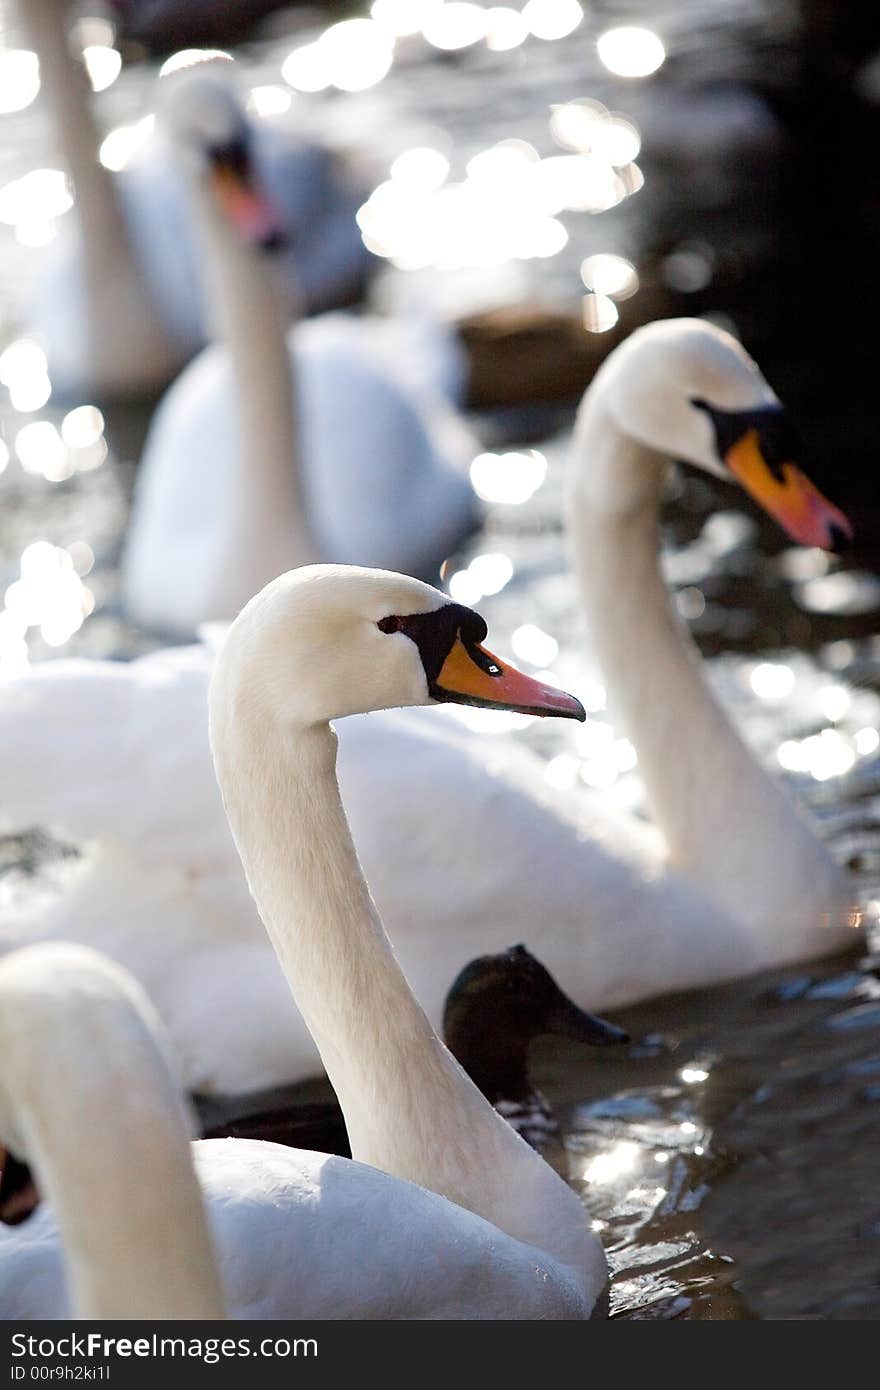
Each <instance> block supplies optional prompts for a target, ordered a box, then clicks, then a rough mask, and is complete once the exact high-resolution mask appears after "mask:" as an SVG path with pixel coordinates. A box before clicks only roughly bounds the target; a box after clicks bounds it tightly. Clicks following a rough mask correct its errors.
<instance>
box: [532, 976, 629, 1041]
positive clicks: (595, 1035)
mask: <svg viewBox="0 0 880 1390" xmlns="http://www.w3.org/2000/svg"><path fill="white" fill-rule="evenodd" d="M547 1032H548V1033H558V1034H560V1035H561V1036H562V1037H564V1038H577V1039H578V1040H579V1041H580V1042H585V1043H591V1044H592V1045H593V1046H594V1047H610V1046H613V1045H616V1044H619V1043H628V1042H629V1033H625V1032H624V1031H623V1029H622V1028H616V1027H615V1026H614V1024H613V1023H606V1021H605V1019H604V1018H596V1016H595V1014H588V1013H586V1012H585V1011H584V1010H583V1009H579V1008H578V1006H577V1004H573V1003H572V1001H571V1000H570V999H569V998H567V997H566V995H564V994H563V993H562V991H561V990H560V994H559V1002H558V1003H557V1005H556V1007H555V1008H554V1009H553V1010H552V1012H551V1013H550V1015H549V1017H548V1019H547Z"/></svg>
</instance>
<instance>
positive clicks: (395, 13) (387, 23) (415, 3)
mask: <svg viewBox="0 0 880 1390" xmlns="http://www.w3.org/2000/svg"><path fill="white" fill-rule="evenodd" d="M442 6H443V0H373V4H372V5H371V6H370V17H371V18H372V19H374V20H375V21H376V23H377V24H380V25H381V26H382V28H383V29H387V31H388V33H389V34H393V35H394V36H395V37H396V38H407V37H409V36H410V35H412V34H418V33H419V31H420V30H421V29H422V28H423V26H424V25H425V23H426V22H427V20H428V18H429V16H430V15H431V14H432V13H433V12H434V11H435V10H439V9H441V8H442Z"/></svg>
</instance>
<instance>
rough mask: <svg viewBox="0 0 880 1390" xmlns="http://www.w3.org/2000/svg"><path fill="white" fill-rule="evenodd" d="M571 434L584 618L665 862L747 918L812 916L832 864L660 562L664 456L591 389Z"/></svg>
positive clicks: (572, 511) (573, 520)
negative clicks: (722, 683)
mask: <svg viewBox="0 0 880 1390" xmlns="http://www.w3.org/2000/svg"><path fill="white" fill-rule="evenodd" d="M575 448H576V458H575V460H574V461H573V468H572V473H571V479H570V482H569V494H568V523H569V531H570V541H571V544H572V548H573V560H574V565H575V569H576V571H577V573H578V576H579V580H580V587H581V594H582V599H583V605H584V609H585V614H586V619H587V626H588V630H589V633H590V636H591V638H592V641H593V643H594V646H595V650H596V654H597V656H598V659H599V662H600V665H601V669H602V672H603V676H604V679H605V682H606V686H607V690H608V696H609V705H610V706H611V707H612V709H613V710H614V711H615V713H617V714H619V715H620V718H621V721H622V723H623V726H624V728H625V731H626V733H627V735H628V737H629V738H630V740H631V741H632V743H633V744H634V746H635V748H636V752H637V755H638V760H639V770H640V772H641V775H642V778H643V781H644V784H645V791H646V795H647V799H648V803H649V807H650V810H651V812H652V815H653V818H654V820H655V822H656V824H657V825H658V827H659V828H660V830H661V831H662V833H663V835H664V837H665V839H666V842H667V847H668V853H669V858H670V861H671V863H672V864H673V865H674V866H676V867H679V868H682V869H684V870H685V871H687V873H688V874H689V876H690V877H692V878H693V879H695V880H696V881H697V882H699V883H700V884H701V885H702V887H703V888H704V890H705V891H706V892H707V894H708V895H709V896H710V897H712V898H714V899H715V900H716V901H719V902H720V903H721V904H722V905H723V906H725V907H726V908H727V909H729V910H730V911H732V912H733V913H734V915H735V916H736V918H737V919H739V920H741V921H745V922H746V923H748V922H750V921H751V922H752V923H754V924H756V925H757V924H759V923H760V924H761V925H762V926H766V924H767V920H768V915H769V914H772V913H775V912H777V911H778V912H783V911H785V912H787V915H788V917H789V919H790V918H791V914H792V912H795V913H797V912H798V911H801V910H803V911H805V912H808V913H809V915H810V917H811V918H812V917H813V916H815V915H816V912H817V904H818V910H819V911H822V910H823V909H824V908H827V906H828V902H827V894H828V893H829V892H830V893H831V894H832V896H833V891H834V890H833V889H830V888H829V883H830V882H831V881H832V880H836V870H834V868H833V866H832V864H831V860H830V857H829V856H828V855H827V853H826V851H825V850H824V848H823V847H822V846H821V845H820V843H819V842H818V841H817V840H816V838H815V836H814V835H813V834H812V831H811V830H810V828H809V826H808V825H807V824H806V822H805V821H804V820H803V819H802V818H801V816H800V814H799V812H798V811H797V809H796V807H795V806H794V804H793V802H792V801H791V800H790V799H789V797H788V795H787V793H786V791H785V789H784V788H783V787H782V786H781V785H780V784H779V782H778V781H777V780H776V779H774V778H772V777H770V776H769V775H768V774H767V773H766V772H765V770H764V769H763V768H762V767H761V766H760V764H759V763H758V762H757V761H756V759H755V758H754V756H753V755H752V753H751V752H750V751H749V749H748V748H747V747H746V745H745V744H744V743H743V742H742V741H741V739H740V738H739V735H738V734H737V733H736V731H735V729H734V728H733V726H732V725H731V723H730V721H729V719H728V717H727V715H726V714H725V712H724V711H723V709H722V708H721V706H720V705H719V703H718V701H717V700H716V699H715V696H714V695H713V693H712V691H711V690H710V688H709V686H708V685H707V683H706V680H705V677H704V675H703V671H702V669H701V662H700V656H699V652H698V650H697V648H696V646H695V644H694V642H693V641H692V639H691V637H690V634H689V633H688V632H687V630H686V629H685V627H684V624H683V623H682V621H681V620H680V618H679V616H678V614H677V612H676V611H675V610H674V608H673V605H672V602H671V600H670V596H669V594H668V592H667V589H666V585H665V583H664V580H663V578H662V575H661V572H660V561H659V556H660V528H659V516H658V512H659V505H660V500H661V496H662V490H663V485H664V481H665V477H666V473H667V471H668V467H669V463H668V460H667V459H664V458H663V457H662V456H661V455H659V454H656V453H653V452H652V451H651V450H650V449H648V448H647V447H645V446H644V445H643V444H641V443H638V442H636V441H635V440H634V439H632V438H631V437H630V436H628V435H627V434H626V433H625V432H624V431H623V430H622V429H621V428H620V427H619V426H618V425H617V423H616V422H615V420H614V419H613V418H612V416H611V414H610V413H609V412H607V411H606V410H605V409H604V408H603V405H602V402H601V395H599V399H595V398H594V399H592V400H591V399H590V396H589V394H588V397H587V400H586V402H585V408H583V407H582V411H581V415H580V417H579V420H578V426H577V431H576V436H575ZM820 873H821V878H822V882H821V883H820V882H818V881H817V874H820ZM797 929H798V930H800V931H801V932H803V930H804V927H803V925H802V924H801V926H800V927H799V928H797Z"/></svg>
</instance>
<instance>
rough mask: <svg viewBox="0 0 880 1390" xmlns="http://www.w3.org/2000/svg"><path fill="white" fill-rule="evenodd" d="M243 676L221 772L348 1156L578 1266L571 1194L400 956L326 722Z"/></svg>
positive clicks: (220, 717)
mask: <svg viewBox="0 0 880 1390" xmlns="http://www.w3.org/2000/svg"><path fill="white" fill-rule="evenodd" d="M221 660H222V658H221ZM240 680H241V683H240V686H239V687H238V688H236V689H232V690H231V689H230V688H229V685H226V686H224V687H223V689H222V691H218V692H217V695H216V697H215V696H212V710H211V725H212V727H211V733H212V744H213V747H214V758H215V764H216V768H217V774H218V778H219V781H220V786H221V789H222V791H223V796H224V800H225V803H226V809H227V813H228V815H229V820H230V824H231V827H232V832H233V835H234V837H235V840H236V844H237V846H238V851H239V854H240V855H241V858H242V861H243V863H244V867H245V871H246V873H247V877H248V882H249V884H250V888H251V892H252V893H253V896H254V898H255V900H256V903H257V906H258V908H259V911H260V915H261V917H262V919H263V922H264V923H265V926H266V929H267V930H268V932H269V936H270V937H271V940H272V943H273V945H274V947H275V950H276V952H277V954H278V957H279V959H280V961H281V964H282V966H283V969H284V972H285V975H286V976H287V978H288V980H289V982H290V986H291V989H292V990H293V993H294V997H295V999H296V1002H297V1004H298V1005H299V1008H300V1010H301V1012H302V1014H303V1017H304V1018H305V1020H306V1023H307V1025H308V1027H309V1030H310V1031H311V1033H312V1035H313V1036H314V1039H315V1042H316V1043H317V1045H318V1048H319V1050H320V1053H321V1057H322V1060H323V1062H324V1065H325V1067H326V1070H327V1074H328V1076H329V1077H330V1080H331V1081H332V1083H333V1085H334V1087H335V1089H336V1093H337V1095H338V1097H339V1101H340V1104H341V1106H342V1110H343V1113H344V1115H345V1121H346V1125H347V1127H348V1132H349V1138H350V1140H351V1150H352V1155H353V1157H354V1158H356V1159H360V1160H361V1161H363V1162H365V1163H369V1164H372V1165H373V1166H375V1167H377V1168H381V1169H383V1170H384V1171H385V1172H388V1173H391V1174H393V1175H395V1176H396V1177H400V1178H405V1179H408V1180H409V1181H411V1182H414V1183H418V1184H419V1185H420V1186H422V1187H424V1188H427V1189H430V1190H431V1191H433V1192H438V1193H441V1194H443V1195H444V1196H446V1197H448V1198H449V1199H450V1200H452V1201H454V1202H456V1203H458V1204H459V1205H460V1206H462V1207H465V1208H468V1209H469V1210H471V1211H473V1212H476V1213H477V1214H478V1215H480V1216H482V1217H484V1218H486V1219H487V1220H488V1221H490V1222H492V1223H493V1224H494V1225H495V1226H497V1227H498V1228H499V1229H501V1230H503V1231H506V1232H508V1233H509V1234H510V1235H511V1236H514V1237H516V1238H517V1239H520V1240H523V1241H526V1242H528V1243H530V1244H533V1245H535V1246H537V1247H538V1248H539V1249H541V1250H543V1251H546V1252H548V1253H550V1254H551V1255H553V1256H554V1257H556V1258H557V1259H558V1260H560V1261H562V1262H564V1263H565V1264H567V1265H569V1266H572V1267H574V1268H576V1269H577V1270H578V1271H579V1272H581V1273H583V1272H584V1271H585V1269H586V1267H587V1263H588V1261H589V1258H590V1254H592V1255H593V1258H595V1254H594V1251H593V1250H592V1245H593V1242H592V1238H591V1236H590V1234H589V1232H588V1230H587V1218H586V1213H585V1211H584V1209H583V1207H582V1206H581V1204H580V1202H579V1201H578V1199H577V1197H576V1196H575V1194H574V1193H573V1192H572V1191H571V1190H570V1189H569V1188H568V1187H567V1186H566V1185H565V1184H564V1183H563V1182H562V1181H561V1179H560V1178H558V1177H557V1175H556V1174H555V1173H554V1172H553V1171H552V1169H551V1168H550V1167H549V1166H548V1165H547V1164H545V1163H544V1161H543V1160H542V1159H540V1158H539V1157H538V1155H537V1154H536V1153H534V1152H533V1150H531V1149H530V1148H529V1147H528V1146H527V1145H526V1144H525V1143H524V1142H523V1141H522V1140H521V1139H520V1138H519V1136H518V1135H516V1134H515V1133H514V1132H513V1130H511V1129H510V1128H509V1127H508V1126H507V1125H506V1124H505V1122H504V1121H503V1120H502V1119H501V1118H500V1117H499V1116H498V1115H497V1114H496V1113H495V1111H494V1110H493V1109H492V1107H491V1106H490V1105H489V1103H488V1101H487V1100H486V1099H485V1097H484V1096H483V1095H482V1094H481V1093H480V1092H479V1091H478V1090H477V1088H476V1086H475V1085H474V1084H473V1083H472V1082H471V1080H470V1078H469V1077H467V1076H466V1075H465V1073H464V1072H463V1071H462V1069H461V1068H460V1067H459V1065H458V1063H457V1062H456V1061H455V1060H454V1058H453V1057H452V1056H451V1055H450V1054H449V1052H448V1051H447V1050H446V1048H445V1047H444V1045H443V1043H442V1042H441V1041H440V1039H439V1038H438V1037H437V1035H436V1034H435V1033H434V1031H433V1029H432V1028H431V1025H430V1023H429V1022H428V1020H427V1018H426V1017H425V1014H424V1013H423V1012H422V1009H421V1008H420V1006H419V1004H418V1002H417V1001H416V999H415V998H414V996H413V994H412V992H411V990H410V988H409V985H408V984H407V981H406V979H405V978H404V975H403V973H402V972H401V970H400V967H399V966H398V964H397V961H396V959H395V956H394V953H393V950H392V948H391V944H390V942H389V940H388V937H387V936H386V934H385V931H384V929H383V927H382V924H381V922H380V921H379V918H378V914H377V912H376V908H375V906H374V904H373V901H372V899H371V897H370V893H369V890H368V888H367V885H366V883H365V881H364V877H363V873H362V871H361V867H360V864H359V862H358V858H357V854H356V851H355V848H354V845H353V843H352V839H351V834H350V831H349V827H348V823H347V821H346V818H345V812H344V810H343V807H342V802H341V799H340V795H339V788H338V785H337V781H336V736H335V734H334V732H333V731H332V729H331V728H330V727H329V726H328V725H326V724H322V725H314V726H310V727H307V728H300V729H291V728H280V727H279V726H278V725H277V724H276V723H274V722H273V721H272V720H271V719H270V718H267V716H266V713H265V711H264V710H263V709H262V708H261V707H260V703H259V701H256V702H255V701H254V699H253V693H252V689H251V687H250V684H249V681H248V676H247V673H244V674H243V675H242V677H241V678H240Z"/></svg>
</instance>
